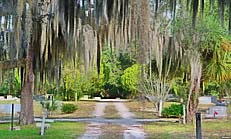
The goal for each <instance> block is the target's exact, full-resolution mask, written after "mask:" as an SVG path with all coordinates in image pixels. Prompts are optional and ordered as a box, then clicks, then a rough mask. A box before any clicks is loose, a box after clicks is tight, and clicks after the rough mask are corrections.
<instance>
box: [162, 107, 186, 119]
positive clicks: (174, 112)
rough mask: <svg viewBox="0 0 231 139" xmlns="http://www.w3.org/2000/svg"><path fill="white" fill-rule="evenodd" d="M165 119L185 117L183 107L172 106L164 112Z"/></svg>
mask: <svg viewBox="0 0 231 139" xmlns="http://www.w3.org/2000/svg"><path fill="white" fill-rule="evenodd" d="M162 115H163V117H168V118H169V117H171V118H173V117H181V116H182V115H183V106H182V105H180V104H172V105H170V107H168V108H164V109H163V111H162Z"/></svg>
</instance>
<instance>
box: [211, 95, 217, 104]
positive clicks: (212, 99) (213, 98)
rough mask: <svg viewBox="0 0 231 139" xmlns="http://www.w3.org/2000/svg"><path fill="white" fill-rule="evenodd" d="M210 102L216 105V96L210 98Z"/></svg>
mask: <svg viewBox="0 0 231 139" xmlns="http://www.w3.org/2000/svg"><path fill="white" fill-rule="evenodd" d="M211 101H212V103H215V104H216V103H217V97H216V96H211Z"/></svg>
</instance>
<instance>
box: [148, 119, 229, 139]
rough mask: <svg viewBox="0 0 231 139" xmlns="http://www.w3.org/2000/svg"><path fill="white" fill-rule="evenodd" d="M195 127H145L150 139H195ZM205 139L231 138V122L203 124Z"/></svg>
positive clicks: (154, 124) (154, 125)
mask: <svg viewBox="0 0 231 139" xmlns="http://www.w3.org/2000/svg"><path fill="white" fill-rule="evenodd" d="M194 127H195V126H194V125H192V124H191V125H183V124H178V123H152V124H146V125H144V129H145V131H146V132H147V133H148V134H149V138H150V139H190V138H195V128H194ZM202 131H203V133H202V135H203V139H221V138H222V137H223V138H224V137H229V138H231V121H227V120H212V121H211V120H210V121H203V123H202Z"/></svg>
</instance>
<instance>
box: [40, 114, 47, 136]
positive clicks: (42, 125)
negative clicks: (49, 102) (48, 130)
mask: <svg viewBox="0 0 231 139" xmlns="http://www.w3.org/2000/svg"><path fill="white" fill-rule="evenodd" d="M46 115H47V110H44V112H43V119H42V124H41V131H40V135H41V136H43V135H44V129H45V121H46V119H45V118H46Z"/></svg>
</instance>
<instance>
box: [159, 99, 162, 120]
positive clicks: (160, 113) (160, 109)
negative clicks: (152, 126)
mask: <svg viewBox="0 0 231 139" xmlns="http://www.w3.org/2000/svg"><path fill="white" fill-rule="evenodd" d="M162 108H163V100H162V99H160V102H159V110H158V116H159V117H161V116H162Z"/></svg>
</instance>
